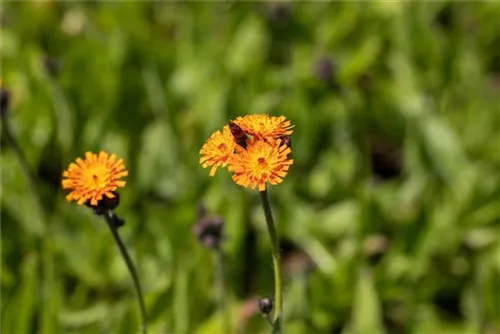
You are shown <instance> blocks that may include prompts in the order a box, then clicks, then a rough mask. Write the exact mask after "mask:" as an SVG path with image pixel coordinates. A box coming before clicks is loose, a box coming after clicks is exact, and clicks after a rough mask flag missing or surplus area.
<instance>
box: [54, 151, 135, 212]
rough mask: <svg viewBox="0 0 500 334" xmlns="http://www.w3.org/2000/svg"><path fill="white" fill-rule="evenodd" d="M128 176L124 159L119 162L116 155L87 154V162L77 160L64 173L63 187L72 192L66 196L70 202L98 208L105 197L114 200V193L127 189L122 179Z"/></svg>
mask: <svg viewBox="0 0 500 334" xmlns="http://www.w3.org/2000/svg"><path fill="white" fill-rule="evenodd" d="M127 175H128V171H127V170H126V169H125V165H124V164H123V159H119V160H117V159H116V155H115V154H112V155H111V156H109V155H108V153H106V152H104V151H101V152H100V153H99V155H97V154H96V153H92V152H86V153H85V160H82V159H80V158H77V159H76V163H71V164H70V165H69V167H68V169H67V170H65V171H64V172H63V180H62V187H63V189H71V190H72V192H71V193H69V194H68V195H67V196H66V199H67V200H68V201H72V200H75V201H77V202H78V204H79V205H83V204H85V203H87V201H90V205H92V206H96V205H97V202H98V201H100V200H102V199H103V196H106V197H107V198H114V197H115V195H114V194H113V191H115V190H116V189H117V188H118V187H125V181H122V180H120V179H121V178H122V177H124V176H127Z"/></svg>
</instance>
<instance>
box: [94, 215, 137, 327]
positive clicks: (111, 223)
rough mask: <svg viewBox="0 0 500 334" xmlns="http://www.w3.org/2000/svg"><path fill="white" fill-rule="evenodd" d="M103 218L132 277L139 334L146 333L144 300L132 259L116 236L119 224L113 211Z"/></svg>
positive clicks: (119, 238) (118, 236) (117, 235)
mask: <svg viewBox="0 0 500 334" xmlns="http://www.w3.org/2000/svg"><path fill="white" fill-rule="evenodd" d="M104 217H105V218H106V222H107V223H108V227H109V230H110V231H111V234H112V235H113V239H114V240H115V242H116V245H117V246H118V249H119V250H120V253H121V255H122V257H123V260H124V261H125V264H126V265H127V268H128V270H129V272H130V276H131V277H132V281H133V282H134V288H135V291H136V293H137V303H138V304H139V310H140V312H141V322H142V330H141V333H143V334H145V333H146V332H147V322H146V307H145V306H144V298H143V296H142V290H141V285H140V284H139V277H138V275H137V270H136V269H135V266H134V263H133V262H132V259H131V258H130V255H129V253H128V251H127V249H126V248H125V245H124V244H123V241H122V239H121V237H120V235H119V234H118V226H119V224H117V217H116V215H115V214H114V212H113V211H111V210H109V211H107V212H106V214H105V216H104Z"/></svg>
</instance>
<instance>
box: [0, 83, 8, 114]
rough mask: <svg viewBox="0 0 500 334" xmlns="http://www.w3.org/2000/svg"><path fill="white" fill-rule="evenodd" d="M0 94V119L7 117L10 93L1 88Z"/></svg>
mask: <svg viewBox="0 0 500 334" xmlns="http://www.w3.org/2000/svg"><path fill="white" fill-rule="evenodd" d="M0 94H1V96H0V98H1V101H0V113H1V117H5V116H7V110H8V109H9V101H10V92H9V91H8V90H7V89H4V88H2V90H1V93H0Z"/></svg>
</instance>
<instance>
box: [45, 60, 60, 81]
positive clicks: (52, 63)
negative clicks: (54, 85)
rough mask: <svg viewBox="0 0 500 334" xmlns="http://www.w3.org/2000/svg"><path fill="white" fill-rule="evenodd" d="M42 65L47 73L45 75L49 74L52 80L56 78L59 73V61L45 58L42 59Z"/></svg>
mask: <svg viewBox="0 0 500 334" xmlns="http://www.w3.org/2000/svg"><path fill="white" fill-rule="evenodd" d="M43 65H44V66H45V70H46V71H47V73H49V74H50V75H51V76H52V77H54V78H55V77H57V76H58V75H59V73H61V70H62V64H61V62H60V61H58V60H56V59H54V58H51V57H49V56H45V57H44V58H43Z"/></svg>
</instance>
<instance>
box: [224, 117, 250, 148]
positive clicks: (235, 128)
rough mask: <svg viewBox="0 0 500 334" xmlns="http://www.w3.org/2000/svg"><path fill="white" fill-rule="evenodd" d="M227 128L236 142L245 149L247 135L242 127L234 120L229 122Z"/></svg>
mask: <svg viewBox="0 0 500 334" xmlns="http://www.w3.org/2000/svg"><path fill="white" fill-rule="evenodd" d="M229 129H230V130H231V134H232V135H233V137H234V140H235V142H236V144H238V145H240V146H241V147H243V148H245V149H246V148H247V140H248V139H249V137H248V135H247V134H246V133H245V132H244V131H243V129H242V128H241V127H240V126H239V125H238V124H236V123H234V122H229Z"/></svg>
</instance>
